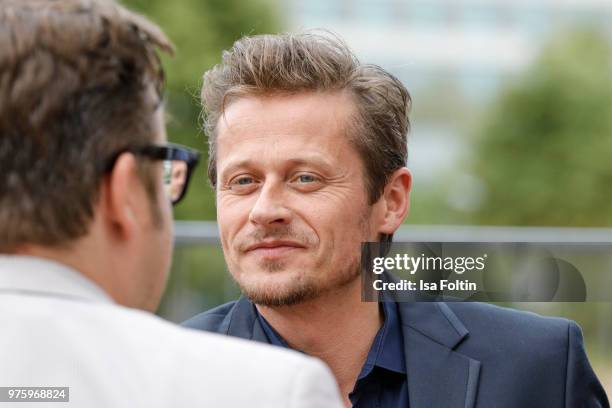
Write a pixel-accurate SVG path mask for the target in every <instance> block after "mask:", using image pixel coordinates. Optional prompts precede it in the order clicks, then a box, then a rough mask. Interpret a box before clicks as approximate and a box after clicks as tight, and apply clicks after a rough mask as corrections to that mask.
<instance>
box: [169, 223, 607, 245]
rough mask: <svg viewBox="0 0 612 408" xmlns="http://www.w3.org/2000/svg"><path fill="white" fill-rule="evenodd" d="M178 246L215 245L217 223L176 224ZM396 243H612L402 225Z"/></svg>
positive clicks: (584, 233)
mask: <svg viewBox="0 0 612 408" xmlns="http://www.w3.org/2000/svg"><path fill="white" fill-rule="evenodd" d="M174 235H175V243H176V245H177V246H184V245H206V244H207V245H214V244H218V243H219V230H218V229H217V223H216V222H214V221H177V222H176V223H175V227H174ZM393 240H394V241H396V242H403V241H406V242H559V243H562V242H568V243H570V242H585V243H586V242H588V243H612V228H557V227H497V226H487V227H483V226H457V225H410V224H405V225H402V226H401V227H400V228H399V230H398V231H397V232H396V233H395V235H394V238H393Z"/></svg>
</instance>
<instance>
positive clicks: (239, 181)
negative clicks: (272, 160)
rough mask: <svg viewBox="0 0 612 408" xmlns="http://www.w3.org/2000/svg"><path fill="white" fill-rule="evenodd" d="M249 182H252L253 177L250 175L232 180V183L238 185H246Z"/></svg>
mask: <svg viewBox="0 0 612 408" xmlns="http://www.w3.org/2000/svg"><path fill="white" fill-rule="evenodd" d="M251 183H253V179H252V178H250V177H240V178H239V179H237V180H235V181H234V184H238V185H240V186H246V185H248V184H251Z"/></svg>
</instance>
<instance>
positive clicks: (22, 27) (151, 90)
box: [0, 0, 341, 408]
mask: <svg viewBox="0 0 612 408" xmlns="http://www.w3.org/2000/svg"><path fill="white" fill-rule="evenodd" d="M156 48H159V49H162V50H164V51H171V50H172V46H171V45H170V42H169V41H168V40H167V38H166V37H165V35H164V34H163V33H162V32H161V30H160V29H159V28H157V27H156V26H155V25H153V24H152V23H150V22H148V21H147V20H146V19H145V18H143V17H142V16H140V15H137V14H134V13H131V12H129V11H128V10H126V9H125V8H123V7H121V6H119V5H117V4H116V3H114V2H112V1H104V0H56V1H51V0H2V2H0V225H1V227H0V327H1V329H2V334H1V335H0V405H2V404H1V403H2V402H20V404H19V406H40V404H36V403H38V402H61V401H64V402H68V403H69V406H74V407H100V408H117V407H126V408H128V407H129V408H136V407H142V408H145V407H146V408H152V407H160V408H161V407H165V408H167V407H262V408H263V407H265V408H269V407H294V408H306V407H319V408H328V407H339V406H341V403H340V400H339V397H338V395H337V388H336V384H335V382H334V380H333V378H332V376H331V374H330V373H329V370H328V369H327V368H326V367H325V366H324V365H323V364H322V363H321V362H319V361H316V360H315V359H312V358H308V357H305V356H300V355H299V354H298V353H295V352H285V351H281V350H277V349H273V348H271V347H267V346H255V345H253V344H250V343H247V342H245V341H240V340H235V339H234V340H230V339H227V338H223V337H221V336H216V335H212V334H204V333H197V332H195V331H192V330H186V329H183V328H180V327H177V326H175V325H173V324H170V323H168V322H165V321H163V320H162V319H160V318H158V317H155V316H153V315H152V314H151V313H150V312H152V311H154V310H155V309H156V307H157V305H158V303H159V300H160V297H161V295H162V292H163V289H164V286H165V283H166V278H167V273H168V270H169V267H170V260H171V254H172V251H171V249H172V248H171V243H172V212H171V204H176V203H177V202H178V201H179V200H180V199H181V198H182V197H183V196H184V194H185V191H186V188H187V184H188V182H189V175H190V174H191V172H192V171H193V168H194V166H195V164H196V163H197V160H198V153H197V152H195V151H193V150H190V149H187V148H184V147H181V146H177V145H170V144H167V143H166V132H165V126H164V120H163V112H164V108H163V102H162V85H163V71H162V68H161V65H160V62H159V59H158V57H157V54H156ZM138 309H140V310H138ZM29 387H43V388H38V389H32V388H29ZM49 387H59V388H49ZM25 401H31V402H32V403H33V404H32V405H27V404H23V402H25ZM58 406H64V404H58Z"/></svg>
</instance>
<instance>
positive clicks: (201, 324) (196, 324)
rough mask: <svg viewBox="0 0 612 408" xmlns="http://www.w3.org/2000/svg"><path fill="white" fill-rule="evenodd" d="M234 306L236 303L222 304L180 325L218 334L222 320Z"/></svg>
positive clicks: (221, 326)
mask: <svg viewBox="0 0 612 408" xmlns="http://www.w3.org/2000/svg"><path fill="white" fill-rule="evenodd" d="M235 305H236V301H232V302H228V303H225V304H222V305H220V306H217V307H215V308H213V309H210V310H207V311H205V312H202V313H200V314H197V315H195V316H193V317H191V318H189V319H187V320H185V321H184V322H182V323H181V326H183V327H188V328H191V329H197V330H204V331H210V332H215V333H220V332H222V331H223V322H224V320H225V319H226V318H227V317H228V315H229V314H230V313H231V311H232V309H233V308H234V306H235Z"/></svg>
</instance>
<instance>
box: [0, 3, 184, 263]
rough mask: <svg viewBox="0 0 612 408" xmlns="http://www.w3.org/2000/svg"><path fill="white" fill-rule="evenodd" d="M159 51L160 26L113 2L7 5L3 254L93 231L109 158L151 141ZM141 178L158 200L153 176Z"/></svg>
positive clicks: (0, 26)
mask: <svg viewBox="0 0 612 408" xmlns="http://www.w3.org/2000/svg"><path fill="white" fill-rule="evenodd" d="M156 47H159V48H161V49H163V50H165V51H168V52H171V51H172V45H171V44H170V42H169V41H168V39H167V38H166V36H165V35H164V34H163V33H162V31H161V30H160V29H159V28H158V27H157V26H155V25H154V24H152V23H150V22H149V21H147V20H146V19H145V18H144V17H142V16H140V15H137V14H135V13H132V12H130V11H128V10H126V9H125V8H123V7H121V6H119V5H117V4H116V3H115V2H114V1H111V0H107V1H106V0H55V1H52V0H2V6H1V7H0V225H1V226H2V227H1V230H2V232H1V234H0V252H6V251H11V250H13V249H14V248H15V247H17V246H19V245H21V244H25V243H33V244H40V245H47V246H58V245H63V244H66V243H67V242H69V241H71V240H73V239H76V238H78V237H81V236H83V235H85V234H86V233H87V231H88V229H89V225H90V223H91V220H92V217H93V208H94V206H95V204H96V202H97V199H98V192H99V187H100V184H101V180H102V177H103V174H104V170H105V169H104V167H103V165H102V163H103V161H104V159H108V158H109V155H112V154H113V153H115V152H117V150H119V149H121V148H124V147H126V146H127V145H131V144H144V143H150V142H151V141H152V129H151V127H152V124H153V120H152V118H153V117H154V114H155V110H156V109H157V108H158V107H159V105H160V104H161V98H162V97H161V92H162V87H163V82H164V75H163V70H162V68H161V64H160V62H159V58H158V57H157V54H156V50H155V49H156ZM153 91H154V92H153ZM151 95H155V98H153V97H152V96H151ZM139 172H140V173H143V174H141V176H142V178H143V181H144V183H145V186H146V189H147V191H148V193H149V195H152V193H151V191H152V190H153V191H154V190H155V186H154V184H153V178H152V176H151V173H150V172H146V171H144V170H143V169H142V167H140V168H139ZM144 173H148V174H149V176H147V175H146V174H144Z"/></svg>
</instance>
